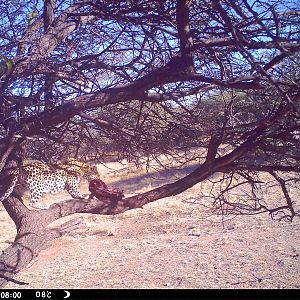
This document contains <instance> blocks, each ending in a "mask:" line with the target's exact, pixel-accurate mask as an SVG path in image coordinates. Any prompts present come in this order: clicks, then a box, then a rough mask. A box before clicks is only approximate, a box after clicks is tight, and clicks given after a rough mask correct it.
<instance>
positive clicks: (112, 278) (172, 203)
mask: <svg viewBox="0 0 300 300" xmlns="http://www.w3.org/2000/svg"><path fill="white" fill-rule="evenodd" d="M150 181H151V180H150ZM135 182H137V181H135ZM127 183H128V182H127ZM132 183H134V181H132ZM142 183H143V180H141V181H139V182H138V184H136V187H137V190H138V188H141V184H142ZM148 185H149V179H147V180H146V179H145V178H144V185H143V187H142V188H143V189H145V186H146V188H147V186H148ZM127 186H128V190H129V189H130V192H131V194H132V193H133V191H134V186H130V185H127ZM86 188H87V186H86V185H83V186H82V189H83V191H86ZM201 188H202V186H201V185H197V186H195V187H193V188H192V189H190V190H188V191H186V192H185V193H182V194H181V195H178V196H175V197H170V198H166V199H161V200H159V201H156V202H155V203H151V204H148V205H146V206H145V207H144V209H136V210H132V211H128V212H126V213H124V214H121V215H117V216H98V215H91V214H81V215H76V216H70V217H68V218H64V220H60V222H62V221H66V220H69V219H70V218H78V217H81V218H84V220H85V222H86V224H87V227H86V228H85V229H80V230H77V231H76V232H73V233H72V234H69V235H67V236H64V237H61V238H59V239H57V240H55V241H53V242H52V244H51V245H50V247H48V248H47V249H45V250H43V251H42V252H41V253H40V255H39V256H38V257H37V258H36V259H35V260H34V261H32V262H31V264H30V265H29V266H28V267H27V268H26V269H24V270H23V271H22V272H20V273H19V274H18V275H17V276H16V279H18V280H22V281H25V282H28V283H29V285H27V286H18V285H16V284H13V283H10V284H8V285H7V286H6V288H13V289H18V288H40V289H45V288H64V289H71V288H86V289H89V288H96V289H98V288H145V289H148V288H155V289H157V288H177V289H180V288H233V289H237V288H238V289H240V288H276V289H277V288H300V241H299V237H300V218H299V217H297V218H295V220H294V221H293V223H289V222H283V221H281V222H279V221H277V220H272V219H271V218H270V217H269V216H268V215H266V214H263V215H256V216H236V217H230V218H226V219H225V220H223V222H222V218H221V216H217V215H215V214H212V212H211V210H210V208H205V207H204V206H203V205H201V201H197V202H196V203H194V199H196V198H197V199H198V200H199V191H200V189H201ZM125 192H126V188H125ZM67 198H69V196H68V194H67V193H66V192H63V193H61V194H57V195H53V196H52V195H51V196H48V195H47V196H46V198H45V199H46V200H45V202H53V201H59V200H63V199H67ZM202 204H203V203H202ZM0 226H1V237H0V249H1V250H4V249H5V248H6V247H7V246H8V244H9V243H11V242H12V241H13V238H14V234H15V229H14V226H13V223H12V221H10V219H9V217H8V215H7V214H6V212H5V210H4V208H3V206H2V205H1V207H0Z"/></svg>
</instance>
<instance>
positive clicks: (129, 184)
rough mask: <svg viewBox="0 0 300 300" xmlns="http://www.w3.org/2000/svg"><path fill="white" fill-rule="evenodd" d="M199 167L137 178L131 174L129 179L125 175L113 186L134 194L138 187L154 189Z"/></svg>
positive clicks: (172, 170) (154, 173) (138, 176)
mask: <svg viewBox="0 0 300 300" xmlns="http://www.w3.org/2000/svg"><path fill="white" fill-rule="evenodd" d="M197 166H198V165H197V164H194V165H191V166H188V167H184V168H172V169H165V170H161V171H153V172H148V173H146V174H136V176H132V175H131V174H129V175H130V177H128V178H126V175H124V178H122V179H120V180H116V181H114V182H112V185H114V186H116V187H118V188H120V189H123V190H124V192H125V193H134V192H136V190H137V187H139V189H144V188H153V187H156V186H161V185H164V184H166V183H171V182H173V181H176V180H178V179H180V178H182V177H184V176H186V175H188V174H190V173H191V172H192V171H194V170H195V169H196V168H197Z"/></svg>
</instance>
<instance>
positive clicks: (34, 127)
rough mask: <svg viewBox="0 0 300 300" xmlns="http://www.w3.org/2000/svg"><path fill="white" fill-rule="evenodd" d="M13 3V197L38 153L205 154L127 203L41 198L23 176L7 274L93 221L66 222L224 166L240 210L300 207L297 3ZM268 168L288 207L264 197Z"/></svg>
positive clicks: (8, 62) (9, 27)
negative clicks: (260, 191) (36, 204)
mask: <svg viewBox="0 0 300 300" xmlns="http://www.w3.org/2000/svg"><path fill="white" fill-rule="evenodd" d="M0 11H1V20H0V22H1V27H0V36H1V40H0V59H1V61H0V72H1V74H0V75H1V81H0V89H1V102H0V118H1V127H0V138H1V142H0V170H1V173H0V194H1V195H2V194H4V193H5V191H6V190H7V189H8V187H9V186H10V184H11V182H12V180H13V176H14V174H16V173H17V172H18V169H19V168H20V166H21V165H22V163H23V160H24V159H25V158H33V159H40V160H43V161H46V162H51V161H55V162H56V161H58V160H59V159H61V158H63V157H65V156H67V155H75V156H78V157H81V158H82V159H91V158H93V160H97V161H101V160H103V159H104V158H106V157H109V155H110V154H111V153H113V154H114V156H116V155H117V156H118V157H119V158H123V157H126V158H128V159H129V160H132V161H135V162H136V163H137V164H138V163H143V162H144V160H145V159H147V160H149V159H159V155H161V154H164V155H168V156H169V157H171V158H172V159H176V158H180V159H181V161H184V159H185V156H184V154H185V153H186V152H188V151H192V150H193V157H192V158H193V159H195V158H197V159H198V161H199V165H197V167H196V168H195V170H194V171H192V172H191V173H190V174H188V175H187V176H185V177H183V178H181V179H179V180H177V181H175V182H170V183H169V184H167V185H163V186H161V187H158V188H156V189H154V190H151V191H148V192H146V193H143V194H140V195H137V196H134V197H129V198H125V199H123V200H121V201H119V202H118V203H117V204H115V205H112V203H111V202H110V201H109V200H108V199H103V201H99V200H95V199H89V200H76V199H75V200H67V201H62V202H60V203H58V204H53V205H52V206H51V207H50V208H49V209H48V210H45V211H34V210H28V209H27V208H26V207H25V206H24V205H23V203H22V202H21V201H20V192H19V191H18V189H17V188H15V190H14V192H13V193H12V194H11V196H10V197H8V198H7V199H6V200H4V201H3V205H4V207H5V209H6V210H7V212H8V213H9V215H10V217H11V218H12V219H13V221H14V222H15V224H16V226H17V236H16V238H15V242H14V243H13V244H12V245H11V246H10V247H9V248H8V249H6V250H5V251H4V253H3V254H2V255H1V256H0V286H4V285H5V284H6V283H7V282H8V281H9V280H12V281H14V279H13V276H14V275H15V274H16V273H17V272H19V271H20V270H21V269H22V268H23V267H24V266H25V265H26V264H28V262H30V261H31V260H32V259H33V258H34V257H36V256H37V255H38V253H39V251H40V249H41V248H42V247H43V246H44V244H45V243H46V242H48V241H49V240H51V239H54V238H56V237H58V236H61V235H62V234H64V233H65V232H67V231H69V230H73V229H74V228H77V227H78V226H80V224H81V223H80V221H78V220H74V221H71V222H69V223H66V224H64V225H62V226H61V227H59V228H56V229H55V230H50V229H47V225H48V224H50V223H51V222H53V221H54V220H56V219H58V218H61V217H64V216H66V215H70V214H74V213H79V212H80V213H94V214H117V213H122V212H123V211H125V210H128V209H132V208H136V207H141V206H143V205H144V204H146V203H149V202H151V201H155V200H157V199H160V198H164V197H167V196H172V195H176V194H178V193H181V192H183V191H185V190H187V189H188V188H190V187H192V186H193V185H195V184H197V183H199V182H201V181H203V180H205V179H208V178H209V177H210V176H211V175H212V174H215V173H216V172H220V173H223V174H224V176H223V177H222V178H221V181H222V182H223V183H224V185H223V186H224V188H223V189H222V190H221V191H220V192H219V194H218V195H216V196H215V199H214V201H215V200H216V199H217V200H220V201H221V202H222V203H223V204H224V203H226V205H227V206H228V207H230V208H231V209H232V210H233V211H235V212H239V213H243V209H244V210H246V211H247V212H248V213H249V212H253V213H257V212H269V213H272V214H274V213H276V212H279V211H280V212H283V213H284V216H285V217H286V218H289V219H290V220H292V219H293V217H294V216H295V215H297V212H296V211H295V208H294V202H293V201H294V199H292V196H291V194H290V186H291V185H292V184H293V183H295V182H297V180H299V171H300V164H299V162H300V152H299V149H300V148H299V146H300V144H299V130H300V122H299V99H300V93H299V50H300V36H299V33H300V28H299V24H300V20H299V18H300V11H299V8H298V7H297V1H295V2H293V1H279V0H278V1H277V0H273V1H265V0H261V1H260V0H257V1H247V0H238V1H233V0H222V1H221V0H207V1H206V0H203V1H196V0H195V1H188V0H177V1H175V0H169V1H148V0H138V1H130V0H129V1H128V0H126V1H125V0H124V1H122V0H113V1H99V0H81V1H80V0H61V1H55V0H45V1H41V0H21V1H6V0H4V1H2V2H1V3H0ZM181 154H182V156H181ZM190 158H191V157H190V156H189V159H190ZM261 172H268V173H269V174H270V175H271V176H272V177H273V178H274V181H276V182H277V184H278V186H279V187H280V188H281V190H282V198H283V199H284V200H285V204H284V205H277V206H276V205H275V206H272V207H268V206H266V205H265V204H264V203H262V202H261V198H259V197H258V195H257V187H258V186H259V184H261V180H260V179H259V174H260V173H261ZM240 185H249V186H250V191H251V194H250V197H249V195H248V200H249V201H248V202H247V203H246V204H245V202H243V205H242V204H241V203H239V201H236V202H232V201H230V200H228V199H227V197H225V196H224V195H225V193H226V192H228V191H231V190H232V189H233V188H235V187H237V186H240ZM221 202H220V203H221Z"/></svg>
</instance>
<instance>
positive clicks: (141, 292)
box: [0, 289, 300, 300]
mask: <svg viewBox="0 0 300 300" xmlns="http://www.w3.org/2000/svg"><path fill="white" fill-rule="evenodd" d="M297 295H298V296H297ZM4 299H5V300H17V299H19V300H25V299H26V300H27V299H29V300H50V299H51V300H64V299H67V300H75V299H76V300H77V299H80V300H84V299H86V300H100V299H101V300H102V299H107V300H108V299H122V300H130V299H143V300H150V299H151V300H152V299H153V300H159V299H174V300H175V299H183V300H194V299H203V300H212V299H222V300H227V299H228V300H248V299H249V300H250V299H255V300H256V299H283V300H288V299H294V300H295V299H300V290H213V289H212V290H197V289H186V290H184V289H178V290H173V289H162V290H158V289H157V290H153V289H135V290H128V289H118V290H109V289H106V290H104V289H98V290H97V289H86V290H84V289H43V290H40V289H39V290H33V289H23V290H21V289H18V290H12V289H5V290H0V300H4Z"/></svg>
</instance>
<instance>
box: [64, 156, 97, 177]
mask: <svg viewBox="0 0 300 300" xmlns="http://www.w3.org/2000/svg"><path fill="white" fill-rule="evenodd" d="M66 165H67V166H68V171H72V172H74V173H76V174H77V175H78V176H80V177H83V178H86V179H87V180H89V181H90V180H92V179H100V174H99V173H98V170H97V167H96V166H92V165H89V164H87V163H85V162H81V161H79V160H77V159H75V158H68V159H67V162H66Z"/></svg>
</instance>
